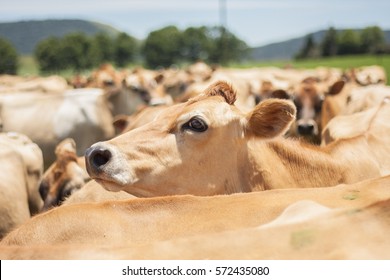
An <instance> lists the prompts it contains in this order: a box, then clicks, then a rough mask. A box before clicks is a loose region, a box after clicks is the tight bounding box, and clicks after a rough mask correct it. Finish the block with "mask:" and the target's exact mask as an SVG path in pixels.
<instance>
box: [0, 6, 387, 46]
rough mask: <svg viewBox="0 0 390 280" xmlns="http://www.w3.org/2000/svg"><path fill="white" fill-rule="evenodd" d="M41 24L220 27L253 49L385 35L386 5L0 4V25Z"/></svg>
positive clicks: (136, 30)
mask: <svg viewBox="0 0 390 280" xmlns="http://www.w3.org/2000/svg"><path fill="white" fill-rule="evenodd" d="M221 11H225V12H221ZM42 19H85V20H92V21H97V22H101V23H104V24H108V25H111V26H113V27H115V28H117V29H119V30H120V31H124V32H126V33H128V34H129V35H131V36H134V37H136V38H138V39H145V38H146V37H147V35H148V34H149V32H151V31H153V30H157V29H160V28H162V27H165V26H167V25H176V26H177V27H178V28H179V29H181V30H184V29H185V28H187V27H190V26H195V27H199V26H202V25H207V26H215V25H220V24H223V25H225V26H226V27H227V28H228V29H229V30H230V31H231V32H233V33H234V34H235V35H236V36H237V37H239V38H240V39H242V40H244V41H245V42H246V43H247V44H248V45H249V46H251V47H258V46H262V45H266V44H270V43H275V42H279V41H283V40H287V39H292V38H295V37H299V36H303V35H306V34H308V33H310V32H315V31H318V30H320V29H328V28H329V27H331V26H332V27H335V28H364V27H367V26H372V25H377V26H379V27H381V28H382V29H383V30H389V29H390V0H241V1H240V0H160V1H159V0H105V1H102V0H66V1H65V0H63V1H57V0H0V22H14V21H20V20H42Z"/></svg>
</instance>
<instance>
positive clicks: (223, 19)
mask: <svg viewBox="0 0 390 280" xmlns="http://www.w3.org/2000/svg"><path fill="white" fill-rule="evenodd" d="M219 25H220V26H221V27H225V28H226V25H227V13H226V0H219Z"/></svg>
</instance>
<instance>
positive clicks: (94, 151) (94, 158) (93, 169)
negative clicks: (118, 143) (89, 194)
mask: <svg viewBox="0 0 390 280" xmlns="http://www.w3.org/2000/svg"><path fill="white" fill-rule="evenodd" d="M111 159H112V152H111V151H110V150H109V149H108V148H106V147H104V146H99V145H97V146H95V145H94V146H92V147H90V148H88V149H87V150H86V152H85V163H86V167H87V172H88V174H89V175H90V176H91V177H94V176H96V175H98V174H100V173H101V172H103V171H104V169H105V166H106V165H108V164H109V162H110V161H111Z"/></svg>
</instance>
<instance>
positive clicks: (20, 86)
mask: <svg viewBox="0 0 390 280" xmlns="http://www.w3.org/2000/svg"><path fill="white" fill-rule="evenodd" d="M67 89H69V86H68V83H67V81H66V80H65V79H64V78H63V77H60V76H56V75H52V76H48V77H20V76H11V75H1V76H0V94H10V93H20V92H41V93H46V94H49V93H52V94H57V93H62V92H64V91H65V90H67Z"/></svg>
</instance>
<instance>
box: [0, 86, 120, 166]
mask: <svg viewBox="0 0 390 280" xmlns="http://www.w3.org/2000/svg"><path fill="white" fill-rule="evenodd" d="M112 122H113V116H112V113H111V109H110V105H109V103H108V102H107V100H106V96H105V93H104V91H103V90H102V89H73V90H69V91H65V92H64V93H62V94H49V95H47V94H42V93H32V92H31V93H24V94H23V93H19V94H16V93H15V94H7V95H6V94H3V95H0V123H2V131H3V132H9V131H15V132H19V133H23V134H25V135H26V136H28V137H29V138H30V139H31V140H32V141H33V142H34V143H36V144H37V145H38V146H39V147H40V148H41V149H42V152H43V157H44V164H45V169H47V168H48V166H49V165H50V164H51V163H53V162H54V160H55V154H54V150H55V147H56V145H57V144H58V143H59V142H60V141H61V140H63V139H65V138H73V139H74V140H75V142H76V143H77V154H78V155H80V156H81V155H83V154H84V151H85V149H86V148H88V147H89V146H90V145H91V144H93V143H95V142H96V141H101V140H107V139H110V138H112V137H113V136H114V132H115V131H114V127H113V125H112Z"/></svg>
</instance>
